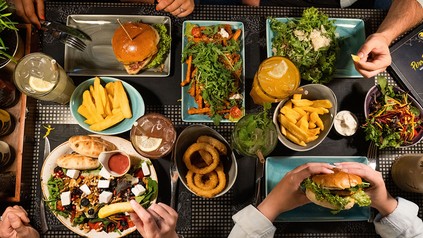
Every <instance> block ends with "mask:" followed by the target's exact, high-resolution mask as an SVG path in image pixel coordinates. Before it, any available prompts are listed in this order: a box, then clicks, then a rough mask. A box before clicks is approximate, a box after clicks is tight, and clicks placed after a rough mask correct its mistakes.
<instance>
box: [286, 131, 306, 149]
mask: <svg viewBox="0 0 423 238" xmlns="http://www.w3.org/2000/svg"><path fill="white" fill-rule="evenodd" d="M286 138H288V140H290V141H292V142H294V143H295V144H297V145H300V146H306V145H307V144H306V143H305V142H304V141H302V140H300V139H298V138H297V137H296V136H294V135H293V134H292V133H291V132H289V131H287V132H286Z"/></svg>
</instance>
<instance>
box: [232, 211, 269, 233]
mask: <svg viewBox="0 0 423 238" xmlns="http://www.w3.org/2000/svg"><path fill="white" fill-rule="evenodd" d="M232 219H233V220H234V222H235V226H234V227H233V228H232V231H231V233H230V234H229V236H228V237H229V238H237V237H240V238H246V237H260V238H267V237H273V236H274V235H275V231H276V227H275V226H273V224H272V222H271V221H269V219H267V217H265V216H264V215H263V214H262V213H261V212H260V211H259V210H257V209H256V208H255V207H254V206H252V205H248V206H247V207H245V208H244V209H242V210H241V211H239V212H238V213H236V214H235V215H233V216H232Z"/></svg>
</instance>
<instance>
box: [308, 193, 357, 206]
mask: <svg viewBox="0 0 423 238" xmlns="http://www.w3.org/2000/svg"><path fill="white" fill-rule="evenodd" d="M306 196H307V198H308V199H309V200H310V201H311V202H313V203H314V204H317V205H319V206H322V207H326V208H329V209H331V210H339V209H340V208H339V207H337V206H335V205H333V204H331V203H329V202H328V201H326V200H322V201H319V200H317V198H316V194H315V193H314V192H313V191H311V190H309V189H306ZM346 198H348V199H349V200H350V202H349V203H348V204H347V205H345V207H344V208H343V210H348V209H351V208H352V207H353V206H354V203H355V200H354V199H353V198H352V197H346Z"/></svg>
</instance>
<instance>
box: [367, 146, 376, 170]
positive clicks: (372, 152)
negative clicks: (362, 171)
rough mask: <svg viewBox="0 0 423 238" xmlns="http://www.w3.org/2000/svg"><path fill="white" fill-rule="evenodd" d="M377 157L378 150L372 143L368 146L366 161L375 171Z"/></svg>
mask: <svg viewBox="0 0 423 238" xmlns="http://www.w3.org/2000/svg"><path fill="white" fill-rule="evenodd" d="M377 157H378V149H377V146H376V144H375V143H374V142H373V141H372V142H371V143H370V145H369V150H368V151H367V159H368V160H369V166H370V167H371V168H372V169H374V170H376V169H377Z"/></svg>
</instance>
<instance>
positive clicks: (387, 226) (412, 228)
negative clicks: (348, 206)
mask: <svg viewBox="0 0 423 238" xmlns="http://www.w3.org/2000/svg"><path fill="white" fill-rule="evenodd" d="M397 200H398V206H397V208H395V210H394V211H393V212H392V213H391V214H389V215H388V216H386V217H383V218H382V216H381V215H380V214H378V215H377V216H376V218H375V220H374V224H375V228H376V232H377V233H378V234H379V235H380V236H381V237H389V238H391V237H404V238H412V237H422V236H423V222H422V220H421V219H420V218H419V217H418V216H417V214H418V211H419V207H418V206H417V205H416V204H414V203H413V202H410V201H408V200H406V199H403V198H400V197H398V198H397Z"/></svg>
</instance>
